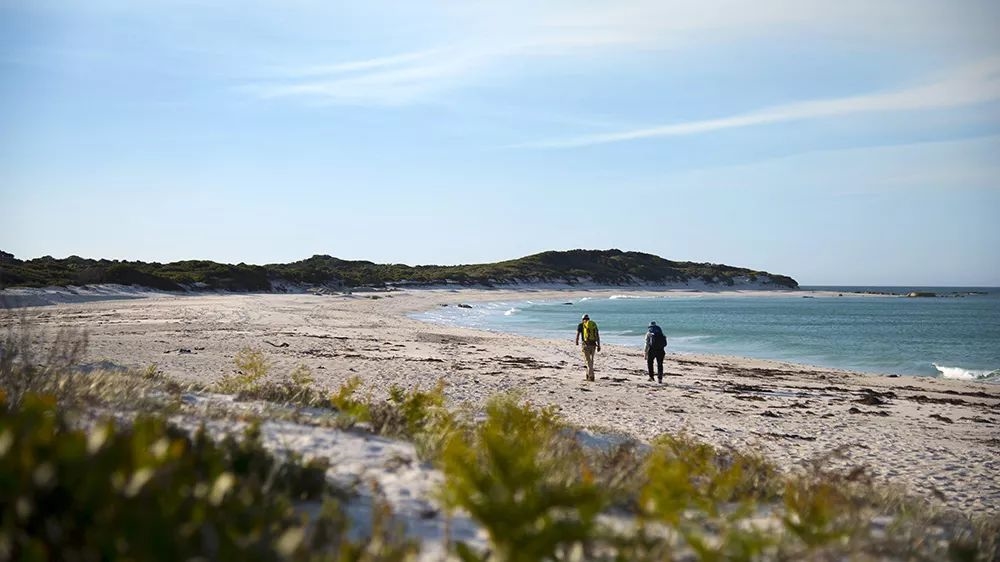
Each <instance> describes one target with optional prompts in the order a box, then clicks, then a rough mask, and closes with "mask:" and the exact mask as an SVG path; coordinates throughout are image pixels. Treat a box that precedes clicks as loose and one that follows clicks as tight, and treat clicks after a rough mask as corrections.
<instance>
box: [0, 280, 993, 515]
mask: <svg viewBox="0 0 1000 562" xmlns="http://www.w3.org/2000/svg"><path fill="white" fill-rule="evenodd" d="M622 292H623V291H621V290H620V289H619V290H615V291H614V293H617V294H620V293H622ZM583 294H584V293H573V292H569V291H552V292H546V291H533V292H531V293H530V295H531V298H533V299H535V298H537V299H543V298H552V299H559V298H571V297H579V296H583ZM585 294H586V295H588V296H599V295H602V294H604V293H602V292H601V291H590V292H587V293H585ZM608 294H611V293H608ZM524 296H525V292H523V291H520V292H508V291H493V290H471V289H470V290H464V289H463V290H460V291H448V290H416V291H393V292H380V293H370V294H365V293H356V294H353V295H339V294H337V295H333V294H331V295H310V294H296V295H260V294H254V295H199V296H165V295H159V296H151V297H147V298H136V299H130V300H100V301H91V302H82V303H62V304H56V305H52V306H37V307H27V308H19V309H12V310H4V311H2V312H0V314H2V316H0V319H2V320H3V323H4V325H10V324H12V323H13V322H15V321H17V319H18V318H19V317H21V316H22V315H23V317H24V318H25V319H26V320H27V321H29V322H30V323H31V325H32V326H33V328H34V329H36V330H37V333H39V334H49V335H51V334H53V333H54V332H55V331H56V330H57V329H59V328H69V329H78V330H85V331H86V332H87V334H88V336H89V342H90V345H89V351H88V353H89V357H88V360H89V361H91V362H93V363H95V364H99V365H102V366H110V365H120V366H125V367H136V368H146V367H148V366H149V365H156V367H157V368H158V369H159V370H160V371H162V372H163V373H165V374H167V375H169V376H170V377H173V378H176V379H178V380H181V381H197V382H202V383H211V382H213V381H216V380H218V379H219V378H221V377H222V376H224V375H226V374H228V373H231V372H233V370H234V364H233V358H234V356H235V355H236V353H237V352H238V351H240V350H241V349H243V348H246V347H252V348H257V349H260V350H262V351H264V352H265V353H266V354H267V356H268V358H269V359H270V360H271V362H272V369H271V376H272V377H274V378H275V379H277V378H281V377H287V376H288V375H289V374H290V373H291V371H292V370H293V369H294V368H295V367H296V366H297V365H299V364H305V365H306V366H308V367H309V368H310V369H311V370H312V372H313V374H314V375H315V376H316V379H317V382H316V384H317V385H318V386H320V387H322V388H325V389H329V390H333V389H336V388H338V387H339V386H340V385H341V384H343V383H344V382H345V381H347V380H348V379H349V378H351V377H353V376H358V377H360V378H361V380H362V381H363V385H364V388H365V389H366V391H369V392H371V393H372V395H373V396H375V397H376V398H377V397H379V396H382V395H384V394H385V393H386V391H387V389H388V388H389V386H390V385H393V384H395V385H399V386H403V387H407V388H412V387H415V386H420V387H423V388H430V387H431V386H432V385H434V384H435V383H436V382H437V381H438V380H444V381H445V383H446V385H447V387H446V393H447V395H448V397H449V399H450V400H451V401H452V402H453V404H456V405H457V404H472V405H480V404H482V403H484V401H485V400H487V399H488V398H489V397H490V396H492V395H495V394H497V393H501V392H508V391H519V392H522V393H523V395H524V396H525V398H527V399H528V400H530V401H531V402H533V403H535V404H538V405H554V406H556V407H557V408H558V409H559V412H560V413H561V414H562V416H563V417H564V418H565V419H566V421H568V422H570V423H573V424H576V425H579V426H582V427H585V428H589V429H593V430H595V431H600V432H609V433H617V434H623V435H628V436H631V437H634V438H637V439H640V440H650V439H653V438H655V437H656V436H657V435H659V434H661V433H664V432H671V433H676V432H685V433H687V434H689V435H691V436H694V437H696V438H698V439H701V440H704V441H706V442H709V443H712V444H715V445H719V446H734V447H738V448H740V449H744V450H754V451H759V452H761V453H763V454H764V455H766V456H767V457H768V458H770V459H772V460H773V461H775V462H776V463H778V464H779V465H780V466H782V467H784V468H785V469H788V470H795V469H796V467H799V466H803V465H804V464H806V463H809V462H813V461H817V460H820V459H823V460H822V462H824V463H827V464H828V465H829V466H837V467H843V468H844V469H852V468H855V467H864V468H865V470H867V471H868V472H869V473H870V474H872V475H873V476H874V477H876V478H877V479H879V480H882V481H885V482H887V483H890V484H895V485H901V486H905V487H906V489H907V490H909V491H910V492H911V493H913V494H915V495H917V496H920V497H924V498H927V500H928V501H930V502H934V503H936V504H940V505H943V506H947V507H950V508H954V509H957V510H960V511H963V512H966V513H969V514H981V513H993V514H996V513H998V512H1000V479H998V478H997V477H996V475H997V474H998V472H1000V387H998V386H997V385H995V384H989V383H977V382H969V381H959V380H944V379H927V378H917V377H895V378H890V377H887V376H872V375H863V374H859V373H851V372H844V371H836V370H830V369H822V368H816V367H809V366H803V365H794V364H788V363H779V362H768V361H761V360H751V359H746V358H736V357H722V356H695V355H674V354H668V358H667V362H666V365H665V367H666V371H667V373H668V374H669V375H670V376H668V377H665V379H664V382H663V384H658V383H650V382H648V380H647V377H646V375H645V364H644V361H643V359H642V355H641V352H640V351H638V350H636V349H634V348H627V347H622V346H613V345H606V346H604V348H603V350H602V352H601V353H600V354H599V355H598V357H597V363H596V367H597V380H596V381H595V382H592V383H588V382H585V381H584V370H583V360H582V357H581V354H580V351H579V348H578V347H576V346H575V345H574V343H573V337H574V333H573V332H572V330H568V331H567V333H566V337H565V339H560V340H542V339H532V338H527V337H522V336H517V335H511V334H504V333H496V332H486V331H476V330H469V329H459V328H451V327H445V326H441V325H431V324H426V323H422V322H419V321H416V320H413V319H411V318H409V317H407V314H408V313H411V312H414V311H421V310H429V309H432V308H435V307H439V306H445V305H447V306H456V305H458V304H460V303H475V302H482V301H493V300H497V301H499V300H504V299H508V298H518V297H521V298H523V297H524ZM376 297H377V298H376ZM668 352H669V350H668ZM314 452H316V451H314ZM419 478H421V479H426V478H427V477H426V475H422V476H420V477H419ZM397 480H398V477H397ZM421 486H423V487H424V488H426V487H428V486H427V485H426V484H421Z"/></svg>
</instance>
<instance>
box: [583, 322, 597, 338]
mask: <svg viewBox="0 0 1000 562" xmlns="http://www.w3.org/2000/svg"><path fill="white" fill-rule="evenodd" d="M583 341H584V342H586V343H596V342H597V323H596V322H594V321H593V320H587V321H586V322H584V323H583Z"/></svg>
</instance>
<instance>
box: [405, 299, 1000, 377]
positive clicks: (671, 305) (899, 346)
mask: <svg viewBox="0 0 1000 562" xmlns="http://www.w3.org/2000/svg"><path fill="white" fill-rule="evenodd" d="M806 289H813V290H820V289H822V290H832V291H837V292H839V294H840V295H842V296H836V295H835V296H822V295H821V294H820V293H815V294H812V295H810V296H809V297H808V298H804V297H803V296H790V295H782V294H775V295H765V296H739V295H725V294H717V293H699V294H697V295H695V296H649V297H645V296H643V297H632V296H628V297H626V296H624V295H622V296H612V297H610V298H608V297H593V298H583V299H564V300H559V301H549V302H545V301H531V300H527V299H526V300H523V301H506V302H493V303H481V304H474V305H472V308H459V307H455V306H450V307H442V308H439V309H436V310H432V311H427V312H424V313H421V314H419V315H417V316H416V317H417V318H419V319H421V320H426V321H431V322H440V323H444V324H449V325H454V326H466V327H473V328H480V329H488V330H497V331H504V332H513V333H519V334H524V335H528V336H537V337H545V338H567V339H570V340H571V339H573V337H574V336H575V330H576V325H577V323H578V322H579V319H580V316H581V315H582V314H584V313H587V314H590V316H591V318H592V319H594V321H596V322H597V323H598V324H599V325H600V328H601V339H602V340H603V341H604V342H606V343H616V344H623V345H631V346H635V347H641V346H642V343H643V337H644V335H645V332H646V326H647V325H648V324H649V321H650V320H655V321H656V322H657V323H658V324H659V325H660V326H662V327H663V330H664V332H665V333H666V334H667V337H668V339H669V347H668V352H673V353H681V354H684V353H708V354H721V355H736V356H743V357H754V358H760V359H774V360H780V361H788V362H793V363H803V364H809V365H819V366H825V367H833V368H840V369H851V370H856V371H863V372H870V373H883V374H900V375H917V376H941V377H947V378H958V379H976V380H987V381H991V382H997V381H1000V289H997V288H982V289H980V288H940V287H938V288H918V289H913V288H894V287H877V288H864V287H813V288H806ZM865 290H868V291H874V292H882V293H887V292H893V293H901V294H905V293H907V292H909V291H911V290H919V291H933V292H935V293H937V294H938V295H948V296H944V297H941V296H939V297H937V298H903V297H900V296H888V295H880V296H870V295H864V296H862V295H859V294H857V293H856V292H855V291H865Z"/></svg>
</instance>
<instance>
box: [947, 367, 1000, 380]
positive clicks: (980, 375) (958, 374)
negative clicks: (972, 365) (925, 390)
mask: <svg viewBox="0 0 1000 562" xmlns="http://www.w3.org/2000/svg"><path fill="white" fill-rule="evenodd" d="M931 364H932V365H934V368H935V369H937V371H938V373H940V374H941V376H942V377H944V378H946V379H959V380H965V381H994V380H995V381H1000V369H994V370H992V371H990V370H986V369H964V368H962V367H947V366H944V365H938V364H937V363H931Z"/></svg>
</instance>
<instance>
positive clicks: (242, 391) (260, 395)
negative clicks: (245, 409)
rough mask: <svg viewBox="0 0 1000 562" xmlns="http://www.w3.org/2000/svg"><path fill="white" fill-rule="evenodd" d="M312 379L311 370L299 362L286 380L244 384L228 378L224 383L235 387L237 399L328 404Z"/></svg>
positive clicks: (314, 405)
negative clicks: (314, 386) (313, 384)
mask: <svg viewBox="0 0 1000 562" xmlns="http://www.w3.org/2000/svg"><path fill="white" fill-rule="evenodd" d="M314 380H315V379H314V378H313V374H312V370H311V369H309V367H308V366H307V365H305V364H301V363H300V364H299V365H298V366H296V367H295V369H294V370H292V372H291V374H290V375H289V378H288V380H282V381H264V382H257V383H255V384H245V383H241V382H237V381H235V380H234V379H233V378H230V379H228V380H227V382H226V384H227V385H231V386H230V387H229V388H235V389H236V390H235V395H236V398H237V399H239V400H264V401H267V402H275V403H278V404H286V405H287V404H291V405H296V406H306V407H311V408H316V407H324V406H328V405H329V402H328V401H327V399H326V398H325V397H324V396H323V395H322V394H321V393H319V392H318V391H316V390H315V389H314V388H313V387H312V383H313V382H314Z"/></svg>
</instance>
